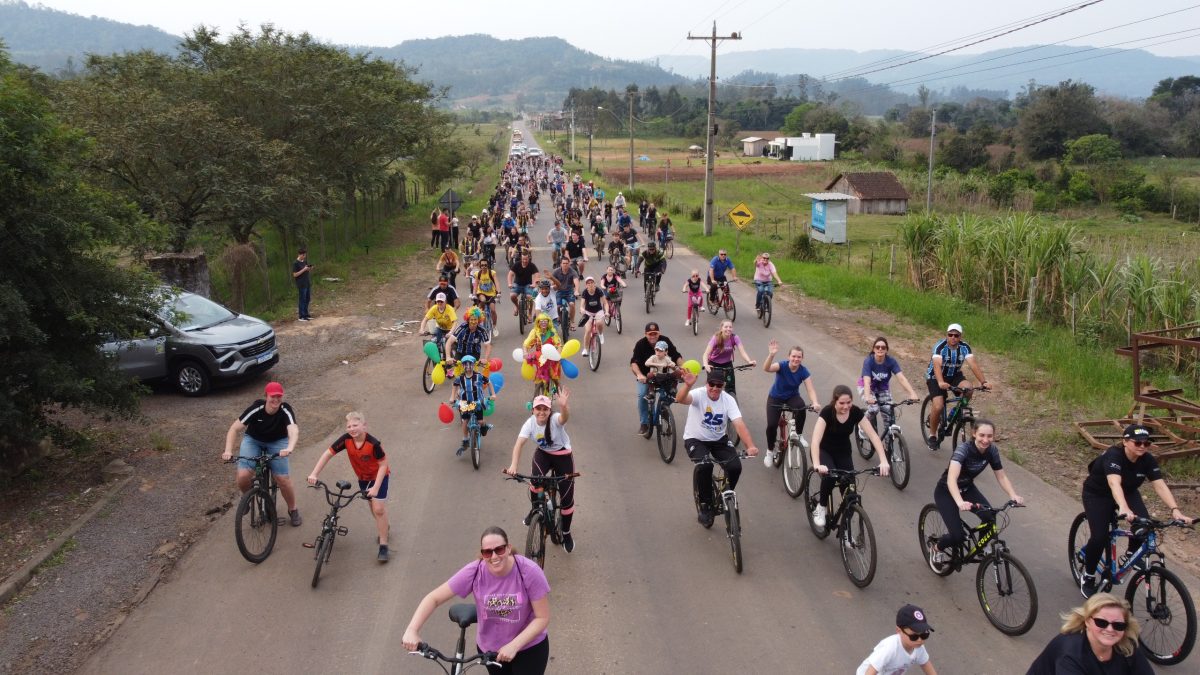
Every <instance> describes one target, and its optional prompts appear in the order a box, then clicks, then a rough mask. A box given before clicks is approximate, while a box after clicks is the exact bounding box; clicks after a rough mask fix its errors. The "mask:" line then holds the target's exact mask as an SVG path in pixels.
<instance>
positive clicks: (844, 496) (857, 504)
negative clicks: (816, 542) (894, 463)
mask: <svg viewBox="0 0 1200 675" xmlns="http://www.w3.org/2000/svg"><path fill="white" fill-rule="evenodd" d="M809 461H810V460H809V459H808V457H807V454H806V455H805V460H804V462H805V473H804V488H803V492H804V513H805V515H807V516H808V526H809V527H810V528H811V529H812V531H813V534H814V535H816V537H817V539H824V538H825V537H827V536H829V533H830V532H833V531H834V530H837V533H838V546H839V547H840V548H841V551H842V567H844V568H845V570H846V576H848V577H850V582H851V583H852V584H854V585H855V586H858V587H859V588H866V587H867V586H869V585H870V584H871V581H872V580H873V579H874V578H875V563H876V557H877V553H876V550H875V529H874V528H873V527H871V519H870V518H868V517H867V510H866V509H865V508H863V505H862V497H861V496H860V495H859V494H858V477H859V476H860V475H862V474H867V475H871V476H878V475H879V469H878V467H872V468H870V469H859V470H857V471H843V470H841V469H832V468H831V469H829V476H830V477H831V478H833V480H834V484H835V487H836V488H837V490H836V492H838V493H839V494H840V495H841V497H840V501H839V503H838V507H837V510H836V511H834V510H833V508H832V502H833V500H834V497H833V496H832V495H830V507H831V508H830V509H829V510H828V515H827V516H826V518H825V526H824V527H820V526H818V525H817V523H816V520H814V515H813V510H814V509H816V508H817V504H818V502H819V501H820V498H821V478H823V476H821V474H820V473H818V472H817V470H816V468H815V467H809V466H808V462H809Z"/></svg>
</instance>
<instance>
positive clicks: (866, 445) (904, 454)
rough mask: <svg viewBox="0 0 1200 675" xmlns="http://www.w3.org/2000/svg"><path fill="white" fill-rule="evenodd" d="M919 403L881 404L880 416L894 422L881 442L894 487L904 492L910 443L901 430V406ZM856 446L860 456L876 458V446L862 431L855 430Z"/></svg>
mask: <svg viewBox="0 0 1200 675" xmlns="http://www.w3.org/2000/svg"><path fill="white" fill-rule="evenodd" d="M916 402H917V399H915V398H913V399H908V400H906V401H901V402H900V403H880V404H879V416H880V417H882V418H883V419H885V420H886V419H888V418H889V417H890V418H891V420H892V423H891V424H889V425H888V427H887V429H884V431H883V433H882V434H880V435H879V440H880V441H882V442H883V448H884V450H886V451H887V455H888V463H889V464H891V465H892V471H891V474H890V476H891V479H892V485H894V486H896V489H897V490H903V489H904V488H906V487H908V479H909V477H910V474H909V466H910V462H909V455H908V441H906V440H904V431H903V430H901V429H900V408H899V406H905V405H912V404H914V403H916ZM854 444H855V446H856V447H857V448H858V454H859V456H860V457H862V458H863V459H871V458H872V457H874V456H875V446H873V445H871V441H870V440H868V439H867V436H866V434H864V433H863V431H862V429H857V428H856V429H855V430H854Z"/></svg>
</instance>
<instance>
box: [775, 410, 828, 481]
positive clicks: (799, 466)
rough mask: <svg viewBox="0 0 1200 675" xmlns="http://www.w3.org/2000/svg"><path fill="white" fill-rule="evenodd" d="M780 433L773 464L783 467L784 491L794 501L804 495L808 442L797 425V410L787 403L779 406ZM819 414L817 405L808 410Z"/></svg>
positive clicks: (777, 438)
mask: <svg viewBox="0 0 1200 675" xmlns="http://www.w3.org/2000/svg"><path fill="white" fill-rule="evenodd" d="M779 410H780V414H779V431H778V436H777V437H776V440H775V446H776V447H775V449H774V450H775V457H774V459H773V460H772V463H773V464H774V465H775V466H781V465H782V467H783V489H784V490H787V493H788V496H790V497H791V498H792V499H795V498H797V497H799V496H800V495H802V494H804V473H805V471H807V469H808V464H807V462H808V447H809V446H808V441H807V440H805V439H804V430H803V429H801V428H799V427H798V426H797V425H796V412H797V409H796V408H792V407H791V406H789V405H787V404H786V403H781V404H780V405H779ZM806 410H808V411H809V412H819V411H820V410H821V409H820V408H818V407H817V406H815V405H810V406H808V407H807V408H806Z"/></svg>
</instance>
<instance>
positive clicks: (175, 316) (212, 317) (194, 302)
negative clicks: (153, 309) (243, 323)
mask: <svg viewBox="0 0 1200 675" xmlns="http://www.w3.org/2000/svg"><path fill="white" fill-rule="evenodd" d="M163 314H164V316H163V317H162V318H163V320H164V321H167V322H168V323H171V324H173V325H174V326H175V327H176V328H178V329H179V330H197V329H200V328H208V327H209V326H215V325H217V324H219V323H221V322H223V321H228V320H230V319H232V318H234V316H236V315H235V314H234V313H233V312H230V311H229V310H227V309H225V308H224V307H222V306H220V305H218V304H217V303H215V302H213V301H212V300H209V299H208V298H205V297H203V296H200V295H195V294H193V293H185V294H183V295H179V296H177V297H176V298H175V301H174V302H172V303H171V304H169V305H167V306H166V307H164V308H163Z"/></svg>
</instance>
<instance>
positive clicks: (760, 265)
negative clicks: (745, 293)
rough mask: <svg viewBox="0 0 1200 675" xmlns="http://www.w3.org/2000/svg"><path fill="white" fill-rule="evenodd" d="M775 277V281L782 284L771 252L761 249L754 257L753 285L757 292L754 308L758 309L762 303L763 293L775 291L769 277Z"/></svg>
mask: <svg viewBox="0 0 1200 675" xmlns="http://www.w3.org/2000/svg"><path fill="white" fill-rule="evenodd" d="M772 278H774V279H775V283H777V284H779V285H780V286H782V285H783V279H780V278H779V272H778V271H777V270H776V269H775V263H773V262H771V254H770V253H767V252H766V251H763V252H762V253H759V254H758V257H757V258H755V259H754V287H755V290H757V293H755V295H754V309H756V310H757V309H758V308H759V307H760V306H761V305H762V299H763V295H764V294H770V293H773V292H774V291H775V289H774V288H772V286H771V279H772Z"/></svg>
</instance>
